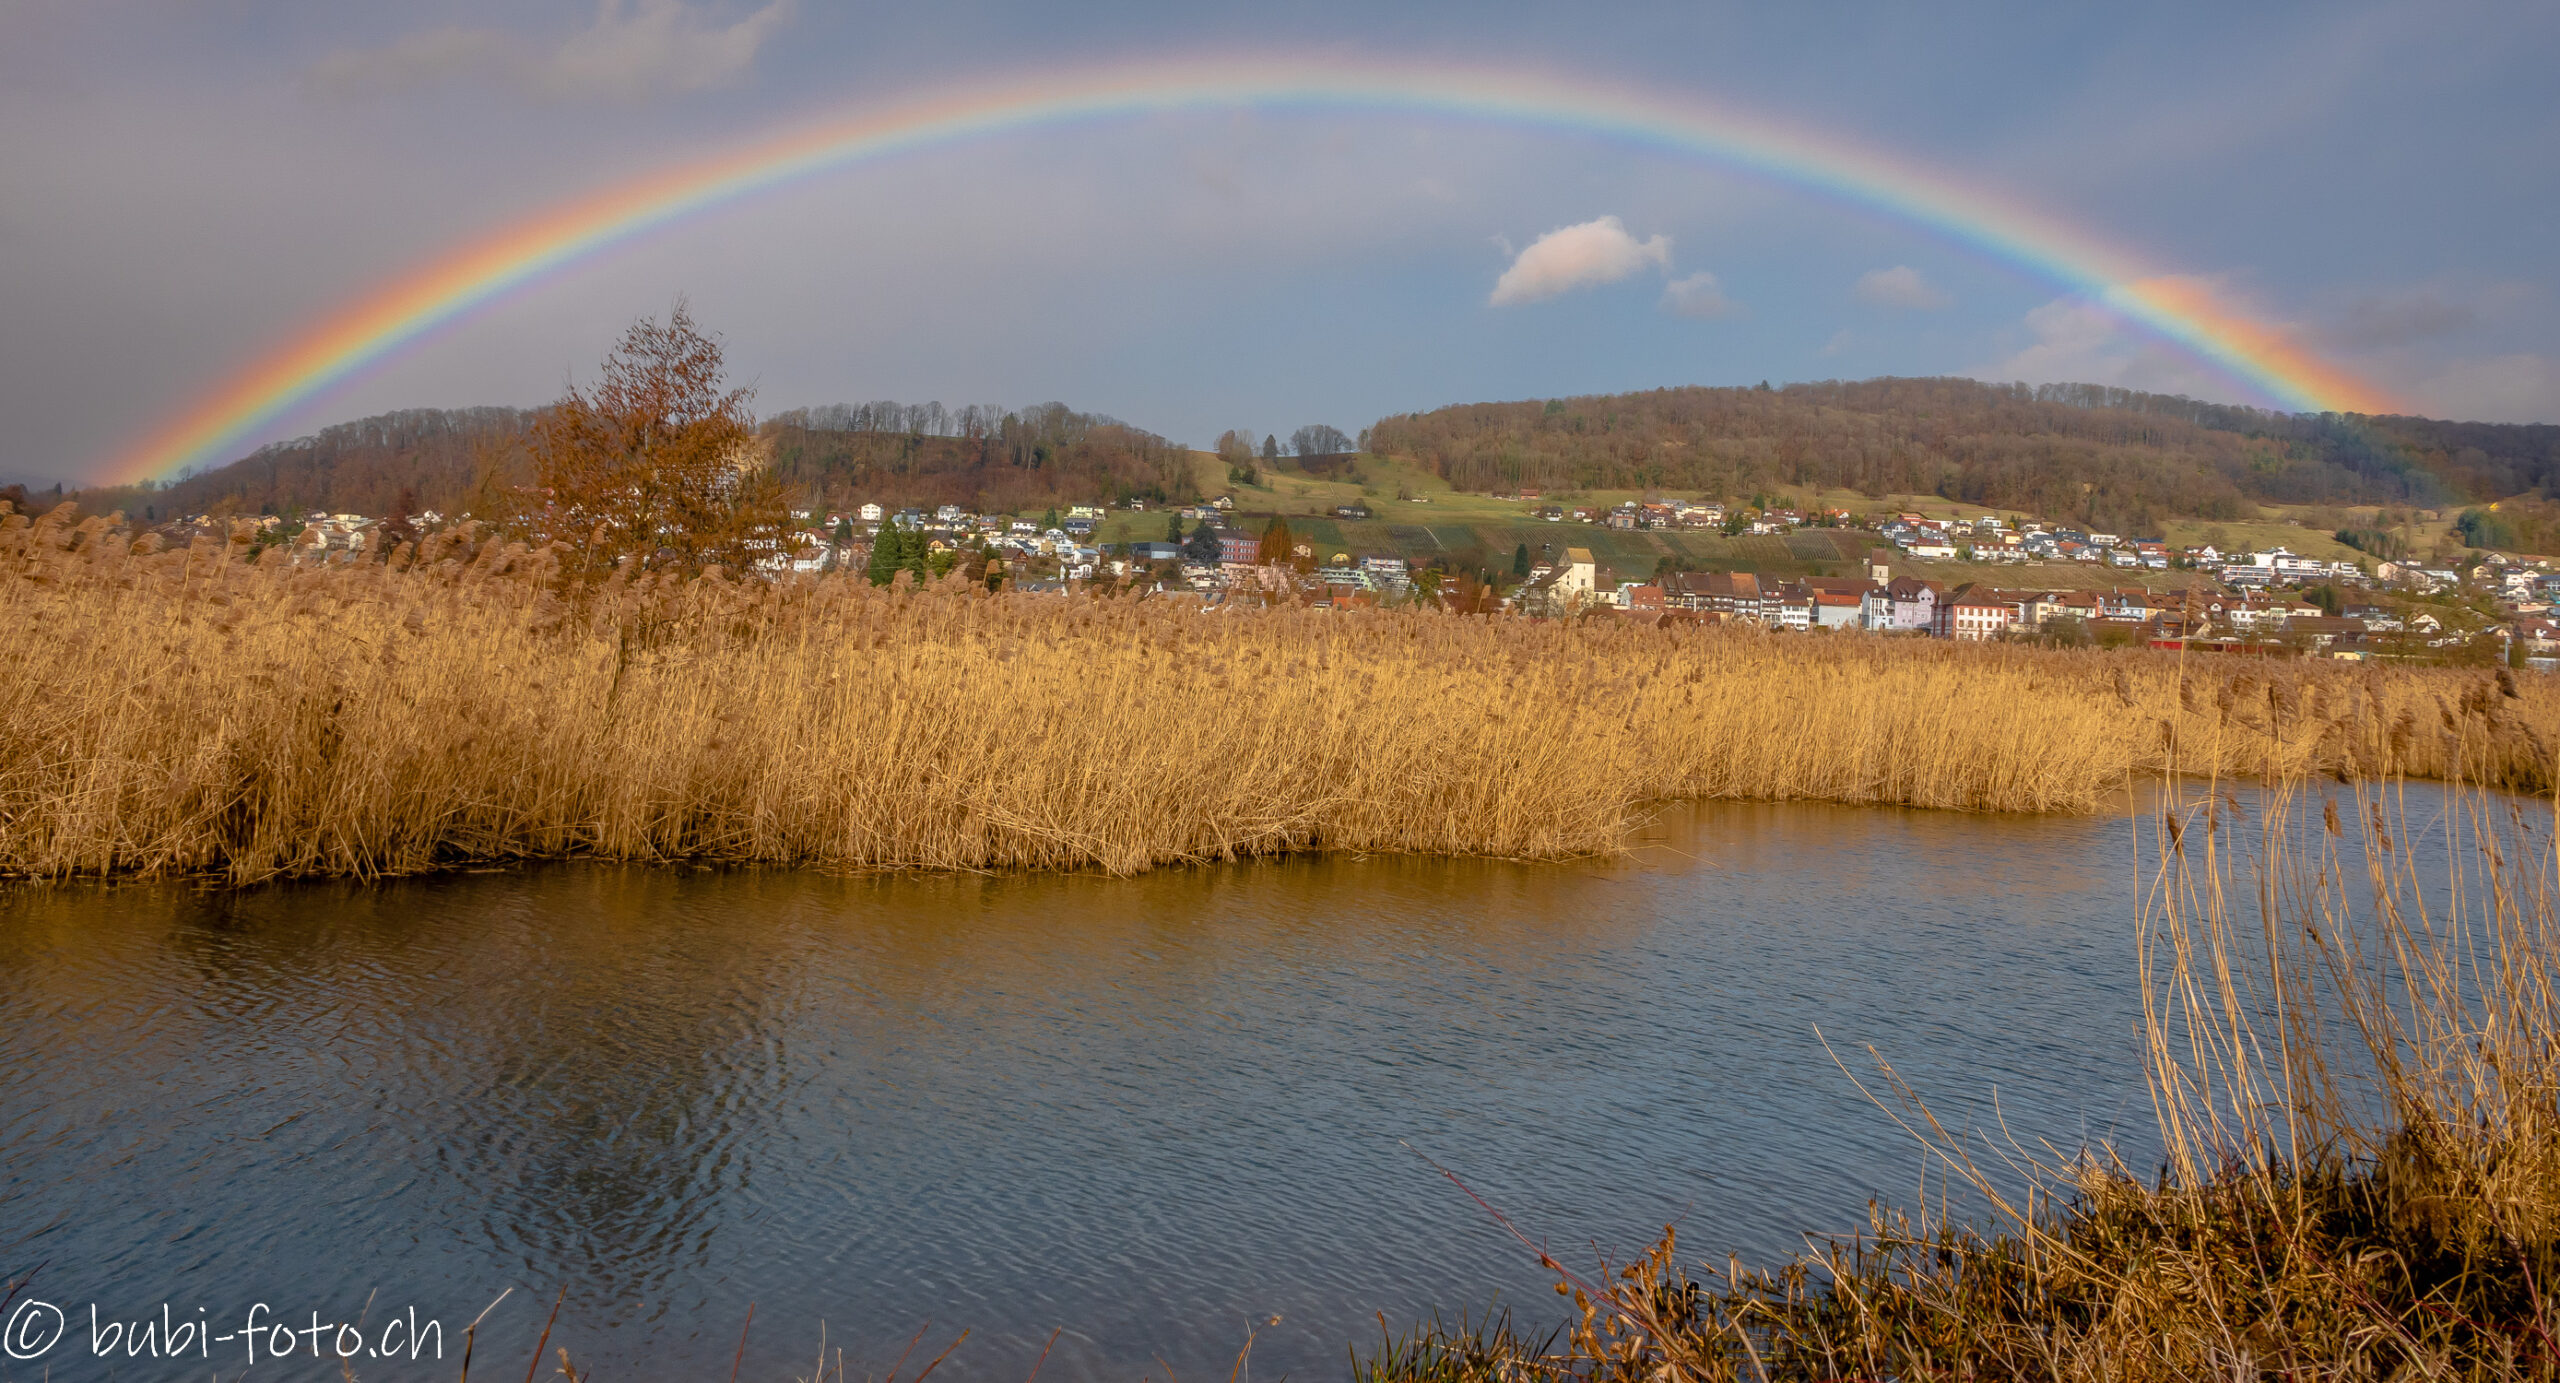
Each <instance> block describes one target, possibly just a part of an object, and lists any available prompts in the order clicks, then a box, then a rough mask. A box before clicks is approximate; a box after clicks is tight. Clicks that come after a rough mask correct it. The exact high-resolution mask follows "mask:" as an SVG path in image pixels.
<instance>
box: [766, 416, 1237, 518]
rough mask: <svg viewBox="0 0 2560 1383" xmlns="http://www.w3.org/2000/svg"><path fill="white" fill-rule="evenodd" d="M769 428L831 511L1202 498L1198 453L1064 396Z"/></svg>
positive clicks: (779, 465)
mask: <svg viewBox="0 0 2560 1383" xmlns="http://www.w3.org/2000/svg"><path fill="white" fill-rule="evenodd" d="M764 435H765V437H766V439H767V440H768V441H769V442H770V443H771V444H772V448H773V451H772V465H773V467H774V470H775V472H776V473H777V474H779V475H780V476H782V478H783V479H784V480H786V481H788V482H790V483H791V484H792V485H794V486H795V487H797V488H798V489H799V491H800V492H801V493H802V494H804V495H806V496H807V497H808V500H809V502H810V503H812V504H814V505H817V506H818V507H821V508H829V509H842V508H846V507H849V506H851V505H854V504H859V503H862V502H863V501H866V500H868V501H874V502H877V503H880V504H884V505H888V506H890V507H892V508H895V507H898V506H902V505H921V506H932V505H937V504H957V505H961V506H963V507H964V508H968V509H972V510H976V511H978V512H982V513H1018V512H1023V511H1026V510H1035V509H1045V508H1048V507H1051V506H1053V505H1062V504H1090V503H1118V502H1119V501H1121V500H1124V499H1127V498H1130V497H1132V496H1137V497H1142V498H1145V499H1150V500H1158V501H1162V500H1174V501H1188V500H1196V499H1198V498H1200V495H1199V489H1198V481H1197V480H1196V479H1195V478H1194V477H1193V474H1192V467H1191V460H1190V454H1189V453H1188V452H1186V451H1184V450H1183V449H1182V448H1180V447H1177V446H1175V445H1173V444H1172V443H1170V442H1167V441H1166V440H1165V439H1163V438H1162V437H1159V436H1157V435H1155V434H1154V433H1152V432H1147V431H1144V430H1142V429H1139V428H1135V427H1131V426H1129V425H1128V424H1127V423H1123V422H1120V421H1118V420H1116V419H1113V418H1106V417H1102V416H1100V415H1098V414H1091V413H1078V412H1076V411H1075V410H1074V409H1071V408H1069V407H1067V406H1066V405H1065V404H1063V403H1045V404H1041V405H1039V406H1038V407H1036V408H1025V409H1020V410H1005V409H999V408H986V407H975V406H973V407H969V408H962V409H958V410H950V409H945V408H944V407H943V406H942V405H940V404H938V403H937V404H915V405H902V404H895V403H874V404H859V405H855V404H838V405H835V406H833V407H829V408H803V409H795V410H793V411H791V412H788V413H781V414H776V415H775V416H774V417H773V418H772V419H771V420H770V421H768V422H767V423H766V424H765V425H764Z"/></svg>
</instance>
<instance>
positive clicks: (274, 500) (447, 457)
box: [80, 408, 536, 520]
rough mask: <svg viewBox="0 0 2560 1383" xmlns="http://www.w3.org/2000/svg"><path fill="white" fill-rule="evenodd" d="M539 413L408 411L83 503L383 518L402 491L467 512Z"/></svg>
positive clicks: (160, 511) (143, 511) (414, 500)
mask: <svg viewBox="0 0 2560 1383" xmlns="http://www.w3.org/2000/svg"><path fill="white" fill-rule="evenodd" d="M535 416H536V415H535V414H533V413H531V412H528V411H526V410H524V409H520V408H456V409H444V408H409V409H403V410H401V411H400V412H397V413H384V414H380V415H378V416H376V417H371V418H363V419H359V420H357V421H355V422H351V423H337V424H334V425H332V426H329V427H324V428H322V429H320V430H319V431H318V432H315V433H313V434H311V435H310V436H308V437H298V438H295V439H294V440H293V441H290V442H277V443H275V444H273V445H271V446H265V447H260V448H259V449H258V450H256V451H254V452H252V453H250V454H249V455H248V456H245V457H242V458H241V459H240V460H237V461H234V462H232V463H231V464H230V465H227V466H218V467H215V468H214V469H212V470H209V471H204V472H201V473H199V474H196V475H191V476H188V477H186V478H184V479H181V480H175V481H171V482H170V483H169V484H167V485H164V486H160V487H158V488H157V489H152V490H144V489H139V488H129V487H119V488H117V489H115V490H93V491H87V492H84V493H83V494H82V495H81V497H80V502H81V507H83V508H85V509H91V510H96V511H100V512H103V511H105V510H109V509H121V510H124V511H125V512H126V513H128V514H131V515H132V516H134V517H135V518H148V519H161V520H165V519H170V518H175V517H179V516H182V515H186V514H259V513H267V514H300V513H303V512H306V511H308V510H312V509H326V510H328V511H329V512H331V513H349V514H376V515H380V514H388V513H390V512H392V511H393V510H394V509H395V508H397V507H398V506H399V504H400V500H401V496H402V494H403V493H404V492H405V493H407V494H408V495H409V496H410V506H411V507H412V508H413V509H417V510H426V509H435V510H440V511H442V512H446V513H452V512H454V511H456V510H458V509H467V508H469V507H470V505H469V503H468V499H469V496H470V494H471V491H472V489H473V486H474V484H475V482H476V481H478V480H479V479H480V468H481V466H482V463H483V459H484V458H486V459H488V460H490V461H493V462H495V463H497V464H498V466H499V478H500V479H504V478H506V470H505V466H506V461H507V458H508V457H509V455H510V454H511V453H512V452H514V451H515V450H516V449H517V445H516V444H517V443H518V442H519V441H520V440H521V439H522V438H523V436H524V434H525V431H526V430H527V429H528V428H530V427H531V426H532V425H533V419H534V417H535Z"/></svg>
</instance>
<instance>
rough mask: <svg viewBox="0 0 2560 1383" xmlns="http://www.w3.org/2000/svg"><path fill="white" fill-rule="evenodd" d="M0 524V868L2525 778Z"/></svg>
mask: <svg viewBox="0 0 2560 1383" xmlns="http://www.w3.org/2000/svg"><path fill="white" fill-rule="evenodd" d="M155 547H156V539H152V538H149V537H145V538H144V539H142V540H140V541H138V542H136V541H130V540H129V539H128V536H127V535H126V533H125V532H124V531H123V530H122V529H121V528H119V527H117V526H116V525H114V524H112V523H110V522H108V521H105V520H99V519H90V520H86V521H78V522H75V521H73V519H72V518H71V516H70V514H69V512H68V511H67V510H61V511H56V512H55V513H54V514H51V515H46V516H43V517H40V518H36V519H33V520H30V519H28V518H27V517H26V516H23V515H9V516H5V517H0V619H5V620H6V621H7V622H8V625H9V627H10V628H12V629H14V630H16V631H18V632H17V639H16V643H17V646H18V647H19V648H20V649H21V650H22V655H21V656H19V657H17V658H13V659H10V660H7V662H6V663H5V664H0V873H7V874H16V875H22V876H34V877H39V878H54V879H59V878H67V877H73V876H80V875H105V874H126V873H138V874H166V873H172V872H199V871H202V872H216V873H219V874H222V875H224V876H226V877H227V878H229V879H231V880H233V881H235V882H241V883H247V882H253V881H257V880H263V879H270V878H276V877H281V876H291V875H308V874H344V875H357V876H367V875H378V874H388V873H401V872H409V871H416V870H423V869H429V868H434V867H437V866H440V865H446V864H452V863H458V862H465V861H488V860H511V859H529V858H539V857H553V856H566V855H597V856H605V857H610V858H615V859H627V860H698V861H710V862H730V863H774V864H809V865H820V866H831V867H842V868H864V869H881V868H928V869H1013V868H1098V869H1103V870H1109V871H1113V872H1118V873H1129V872H1134V871H1138V870H1144V869H1147V868H1150V867H1153V866H1156V865H1161V864H1168V863H1179V862H1186V861H1199V860H1216V859H1229V858H1235V857H1238V856H1246V855H1255V854H1266V853H1275V852H1286V851H1300V850H1315V849H1340V850H1363V851H1413V852H1429V853H1448V854H1474V855H1494V856H1513V857H1558V856H1571V855H1576V854H1583V853H1594V852H1604V851H1608V850H1612V849H1615V848H1618V846H1619V845H1620V843H1621V842H1622V840H1623V839H1624V838H1625V835H1626V831H1627V828H1628V826H1629V824H1630V823H1631V822H1632V821H1633V820H1635V819H1636V818H1638V817H1639V816H1640V815H1641V814H1642V812H1643V811H1644V809H1645V807H1646V805H1647V804H1650V803H1655V802H1661V801H1666V800H1674V799H1681V798H1699V797H1748V798H1772V799H1786V798H1796V799H1810V800H1819V801H1830V802H1845V803H1881V804H1901V805H1913V806H1926V807H1946V808H1957V809H1964V810H1980V811H2087V810H2091V809H2094V808H2095V807H2096V806H2097V805H2098V804H2099V803H2100V802H2101V801H2103V800H2105V798H2106V795H2107V794H2108V793H2109V792H2110V791H2112V790H2114V789H2116V788H2117V787H2119V786H2121V785H2123V784H2125V783H2127V782H2128V781H2130V780H2131V779H2132V778H2133V777H2134V776H2135V775H2137V774H2141V773H2146V772H2154V771H2160V770H2164V769H2175V770H2178V771H2183V772H2222V773H2255V772H2269V771H2272V772H2276V773H2279V774H2292V773H2299V772H2305V771H2312V770H2325V771H2330V772H2336V773H2339V774H2342V775H2347V776H2356V777H2370V776H2374V775H2380V774H2392V773H2405V774H2410V775H2417V776H2439V775H2443V774H2446V773H2449V772H2453V771H2456V770H2457V769H2458V770H2459V771H2460V772H2462V773H2463V774H2464V775H2466V776H2468V777H2470V778H2472V779H2474V780H2482V781H2491V782H2498V783H2504V784H2511V785H2516V786H2524V787H2533V788H2540V787H2543V786H2546V785H2548V784H2549V783H2550V782H2551V781H2552V777H2553V773H2552V758H2551V754H2550V752H2549V748H2548V745H2549V743H2550V740H2551V736H2552V735H2553V734H2554V733H2555V731H2560V694H2555V693H2554V692H2552V691H2550V690H2547V689H2546V688H2545V686H2544V684H2543V682H2542V681H2541V679H2536V678H2526V679H2523V681H2522V684H2521V685H2519V684H2518V683H2516V682H2514V681H2511V680H2507V679H2505V678H2503V676H2501V675H2497V674H2488V673H2459V672H2451V671H2406V670H2404V671H2373V670H2358V669H2354V668H2348V667H2336V668H2330V667H2311V666H2302V665H2288V666H2279V665H2270V664H2259V663H2247V662H2239V663H2215V664H2212V665H2209V666H2208V665H2203V664H2199V663H2189V664H2186V665H2183V666H2182V665H2181V664H2180V663H2178V662H2177V661H2176V660H2174V659H2171V658H2167V657H2163V656H2158V655H2151V654H2146V653H2102V652H2093V651H2086V652H2064V651H2053V650H2034V649H2024V648H1983V647H1949V646H1946V645H1943V644H1928V643H1921V642H1915V641H1885V640H1871V639H1864V638H1852V637H1838V638H1832V637H1770V636H1764V635H1757V634H1751V633H1742V632H1730V631H1716V630H1702V629H1651V628H1631V627H1620V626H1616V625H1612V624H1608V623H1603V622H1591V623H1583V624H1562V623H1545V622H1527V621H1513V620H1487V619H1480V618H1457V617H1452V616H1446V615H1439V614H1434V613H1429V612H1400V611H1365V612H1352V611H1340V612H1331V611H1311V610H1299V609H1289V608H1277V609H1253V610H1246V609H1234V610H1226V611H1217V612H1205V613H1204V612H1201V611H1199V610H1196V609H1193V608H1190V607H1189V606H1187V605H1185V604H1182V603H1177V602H1170V601H1160V600H1133V599H1085V598H1066V599H1060V598H1057V597H1032V596H1014V595H997V596H989V595H986V594H985V593H984V592H982V591H979V590H976V589H974V588H972V587H969V586H966V585H964V584H961V583H957V582H953V583H944V584H937V585H934V586H931V587H929V588H926V589H920V590H918V589H908V588H907V587H906V586H904V585H903V583H902V584H901V585H899V586H896V587H892V588H889V589H885V590H883V589H875V588H873V587H871V586H870V585H869V584H868V583H867V582H863V581H860V580H855V579H833V578H806V579H798V580H793V581H787V582H781V583H769V582H764V581H731V580H724V579H721V578H720V577H719V576H717V575H716V574H715V575H713V576H710V577H706V578H704V579H701V580H698V581H689V582H676V581H673V580H669V579H665V578H647V577H643V578H639V579H624V578H615V579H613V580H610V581H608V582H606V583H604V584H602V585H601V586H596V587H576V586H571V585H568V584H565V583H563V582H562V581H560V580H559V579H558V576H557V573H556V571H555V569H554V563H553V559H552V556H551V554H549V553H546V552H530V551H527V550H525V549H524V548H522V547H520V546H509V545H504V544H501V543H499V542H497V541H495V540H490V539H483V538H481V537H480V536H479V535H478V534H476V533H474V532H469V531H465V532H460V533H448V534H444V535H440V536H436V537H431V538H428V539H426V540H424V541H423V543H422V544H421V545H420V546H418V547H417V548H415V549H411V548H409V547H406V546H403V547H401V548H400V549H398V550H396V551H393V552H390V553H370V554H367V555H366V560H363V561H360V562H356V563H352V564H346V565H339V566H330V567H310V566H295V565H291V564H287V563H284V562H282V561H281V560H280V555H279V554H277V553H274V552H270V553H268V554H267V555H265V556H264V557H262V558H258V559H256V560H252V553H253V548H252V546H251V543H250V540H249V536H248V534H247V533H246V532H245V531H243V532H241V533H239V534H236V535H235V537H234V539H233V541H232V543H231V545H230V547H229V548H228V549H209V548H207V547H204V546H201V545H200V546H198V547H194V548H189V549H184V550H176V551H167V552H162V551H157V550H155Z"/></svg>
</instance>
